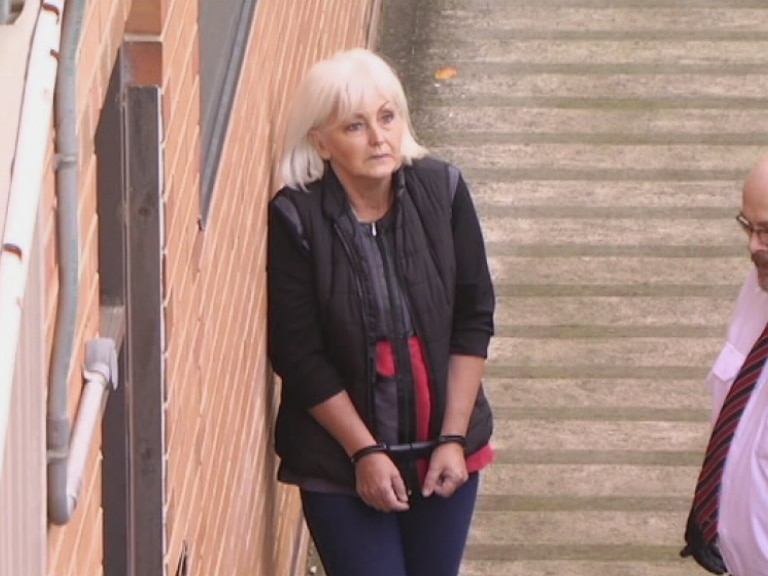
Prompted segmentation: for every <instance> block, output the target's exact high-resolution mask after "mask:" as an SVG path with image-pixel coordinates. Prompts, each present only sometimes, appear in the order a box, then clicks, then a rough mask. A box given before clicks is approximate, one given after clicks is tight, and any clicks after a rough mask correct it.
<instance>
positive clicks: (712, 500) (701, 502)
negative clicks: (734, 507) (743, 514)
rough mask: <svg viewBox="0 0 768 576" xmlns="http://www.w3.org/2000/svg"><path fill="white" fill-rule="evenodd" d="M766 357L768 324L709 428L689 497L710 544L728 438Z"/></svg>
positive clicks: (729, 443)
mask: <svg viewBox="0 0 768 576" xmlns="http://www.w3.org/2000/svg"><path fill="white" fill-rule="evenodd" d="M766 358H768V325H767V326H766V327H765V328H764V329H763V333H762V334H760V337H759V338H758V339H757V341H756V342H755V345H754V346H753V347H752V350H751V351H750V352H749V354H748V355H747V359H746V360H745V361H744V364H743V365H742V367H741V370H739V373H738V375H737V376H736V379H735V380H734V381H733V385H732V386H731V389H730V390H729V391H728V395H727V396H726V397H725V402H724V403H723V407H722V408H721V409H720V415H719V416H718V417H717V422H715V426H714V428H713V429H712V435H711V436H710V438H709V444H708V445H707V451H706V454H705V456H704V464H703V465H702V467H701V473H700V474H699V481H698V483H697V484H696V492H695V495H694V497H693V507H692V513H693V514H694V518H695V519H696V522H697V524H698V526H699V528H700V529H701V532H702V534H703V536H704V540H705V542H706V544H708V545H709V544H712V543H713V542H714V541H715V539H716V537H717V521H718V516H719V511H720V485H721V483H722V480H723V468H724V467H725V459H726V458H727V457H728V449H729V448H730V446H731V440H733V435H734V433H735V432H736V427H737V426H738V425H739V420H740V418H741V415H742V413H743V412H744V408H746V406H747V402H749V397H750V396H751V395H752V390H754V388H755V384H757V380H758V378H759V377H760V373H761V372H762V370H763V366H764V365H765V360H766Z"/></svg>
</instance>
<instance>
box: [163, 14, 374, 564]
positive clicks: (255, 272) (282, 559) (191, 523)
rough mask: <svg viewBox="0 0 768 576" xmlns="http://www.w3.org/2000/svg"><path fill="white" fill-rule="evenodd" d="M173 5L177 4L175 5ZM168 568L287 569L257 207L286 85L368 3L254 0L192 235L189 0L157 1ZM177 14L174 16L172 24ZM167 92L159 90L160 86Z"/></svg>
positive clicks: (288, 547)
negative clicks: (207, 201) (223, 131)
mask: <svg viewBox="0 0 768 576" xmlns="http://www.w3.org/2000/svg"><path fill="white" fill-rule="evenodd" d="M182 6H183V8H182ZM166 14H167V18H168V21H167V23H166V24H165V27H164V29H165V30H166V32H165V33H164V34H163V37H164V38H172V39H173V42H175V43H177V45H176V46H174V45H172V44H171V42H170V40H169V41H168V42H167V43H165V44H164V45H163V54H164V62H163V82H164V87H165V101H164V104H165V123H166V126H167V130H168V132H167V149H166V162H167V167H168V168H167V186H168V204H167V221H168V229H167V235H168V253H167V270H168V271H169V273H168V276H167V285H166V295H167V310H168V311H167V313H166V319H167V321H168V333H169V334H170V338H169V351H168V364H167V365H168V386H169V408H168V419H167V421H168V450H169V468H168V474H169V476H168V497H169V520H168V528H167V530H168V532H167V534H168V542H169V563H170V565H171V568H172V569H175V565H176V561H177V559H178V557H179V554H180V551H181V548H182V545H183V542H184V541H186V542H187V543H188V545H189V549H190V551H191V560H192V564H191V565H192V571H193V573H194V574H200V575H215V574H232V575H242V576H250V575H263V576H280V575H288V574H290V569H291V562H292V560H293V553H294V548H295V542H296V534H297V532H296V528H297V519H298V518H299V507H298V501H297V498H296V494H295V493H294V492H293V491H292V490H289V489H286V488H284V487H281V486H278V485H276V483H275V481H274V477H275V469H276V462H275V458H274V456H273V453H272V448H271V446H272V438H271V429H272V421H273V418H274V414H275V411H276V404H277V393H276V388H275V385H274V384H273V382H272V380H271V379H270V376H269V374H268V368H267V362H266V357H265V347H266V341H265V337H266V334H265V330H264V327H265V319H266V295H265V276H264V269H265V264H266V259H265V256H266V254H265V248H266V246H265V239H266V237H265V230H266V203H267V201H268V199H269V196H270V194H271V193H272V192H274V191H275V190H276V188H277V187H278V185H279V183H278V182H276V181H275V180H274V179H273V173H274V166H275V163H276V154H277V151H276V148H277V146H278V142H279V138H280V134H281V131H282V127H283V123H284V119H285V107H286V103H287V100H288V98H286V95H287V94H288V93H289V91H290V89H291V87H292V86H294V85H295V84H296V82H297V81H298V79H299V77H300V76H301V74H302V73H303V71H304V70H305V69H306V68H307V67H308V66H309V64H310V63H311V62H313V61H315V60H316V59H318V58H320V57H323V56H326V55H329V54H330V53H332V52H334V51H336V50H338V49H341V48H344V47H351V46H355V45H362V44H364V42H365V32H366V16H367V14H368V2H365V1H361V0H260V1H259V4H258V6H257V8H256V20H255V30H254V31H253V34H252V39H251V44H250V46H249V48H248V52H247V55H246V59H245V64H244V69H243V73H242V77H241V87H240V90H239V92H238V95H237V101H236V104H235V107H234V110H233V113H232V121H231V129H230V132H229V135H228V139H227V144H226V147H225V149H224V152H223V155H222V158H223V160H222V165H221V167H220V171H219V175H218V181H217V183H216V189H215V192H214V197H213V204H212V210H211V213H210V216H209V220H208V222H207V226H206V229H205V231H202V232H201V231H200V229H199V227H198V218H199V215H200V204H199V200H198V190H199V180H200V174H199V166H200V164H199V146H198V145H197V142H198V140H199V129H198V118H199V107H198V97H197V93H198V78H197V77H196V74H197V72H198V70H197V68H198V60H197V58H196V51H197V36H196V33H195V19H196V14H195V3H192V2H185V1H184V0H175V2H172V3H169V4H168V5H167V8H166ZM177 18H178V19H183V20H184V22H183V24H182V23H180V22H177V21H176V19H177ZM169 87H170V89H169Z"/></svg>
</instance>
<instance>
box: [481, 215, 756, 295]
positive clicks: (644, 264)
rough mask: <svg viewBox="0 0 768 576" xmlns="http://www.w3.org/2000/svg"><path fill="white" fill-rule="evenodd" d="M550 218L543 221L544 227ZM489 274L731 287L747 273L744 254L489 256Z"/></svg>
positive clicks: (507, 279)
mask: <svg viewBox="0 0 768 576" xmlns="http://www.w3.org/2000/svg"><path fill="white" fill-rule="evenodd" d="M548 222H549V220H543V222H542V225H543V226H545V227H546V226H547V224H548ZM489 264H490V268H491V274H492V275H493V279H494V281H495V282H499V283H514V282H515V281H518V280H520V279H524V280H525V281H526V283H532V284H535V283H541V284H561V283H576V284H602V285H606V284H631V283H632V282H643V283H651V284H653V283H660V284H689V283H690V282H691V279H692V278H695V279H696V282H697V283H705V284H722V285H726V286H732V285H733V284H734V281H738V280H739V279H741V278H743V277H745V276H746V271H745V259H744V257H743V256H741V257H734V258H699V259H680V258H649V257H638V258H624V257H611V256H608V257H590V256H582V257H578V258H574V257H573V256H565V257H562V258H558V257H549V258H516V257H508V256H506V257H490V258H489Z"/></svg>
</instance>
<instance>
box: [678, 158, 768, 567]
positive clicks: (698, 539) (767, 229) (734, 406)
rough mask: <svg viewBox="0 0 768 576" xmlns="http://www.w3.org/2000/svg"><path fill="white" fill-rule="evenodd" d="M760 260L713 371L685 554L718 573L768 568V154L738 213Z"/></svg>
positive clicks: (749, 181)
mask: <svg viewBox="0 0 768 576" xmlns="http://www.w3.org/2000/svg"><path fill="white" fill-rule="evenodd" d="M736 221H737V222H738V224H739V226H740V227H741V228H742V230H744V232H745V233H746V236H747V238H748V243H747V246H748V248H749V253H750V256H751V258H752V262H753V264H754V266H753V267H752V269H751V270H750V272H749V275H748V277H747V280H746V282H745V283H744V286H743V287H742V289H741V292H740V294H739V297H738V300H737V302H736V310H735V313H734V316H733V319H732V321H731V325H730V327H729V329H728V336H727V339H726V342H725V346H724V347H723V350H722V352H721V353H720V355H719V356H718V358H717V360H716V361H715V364H714V366H713V367H712V370H711V371H710V373H709V376H708V377H707V384H708V386H709V388H710V390H711V391H712V424H713V428H712V434H711V437H710V440H709V442H708V445H707V449H706V453H705V457H704V463H703V465H702V469H701V472H700V474H699V478H698V481H697V484H696V489H695V491H694V498H693V504H692V505H691V512H690V515H689V517H688V523H687V526H686V531H685V541H686V546H685V547H684V548H683V550H682V551H681V555H682V556H684V557H687V556H691V557H693V558H694V559H695V560H696V562H698V563H699V564H700V565H701V566H702V567H703V568H705V569H706V570H708V571H709V572H711V573H713V574H725V573H730V574H733V575H734V576H766V575H768V385H766V380H768V369H765V366H766V361H765V359H766V356H768V328H766V325H767V323H768V157H766V158H764V159H762V160H761V161H760V162H758V164H757V165H756V166H755V167H754V168H753V169H752V171H751V172H750V174H749V176H748V177H747V179H746V181H745V183H744V188H743V192H742V208H741V212H740V213H739V215H738V216H737V217H736Z"/></svg>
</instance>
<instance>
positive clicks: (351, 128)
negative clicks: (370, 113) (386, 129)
mask: <svg viewBox="0 0 768 576" xmlns="http://www.w3.org/2000/svg"><path fill="white" fill-rule="evenodd" d="M364 127H365V125H364V124H363V123H362V122H352V123H351V124H347V127H346V128H345V130H346V131H347V132H359V131H360V130H362V129H363V128H364Z"/></svg>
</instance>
